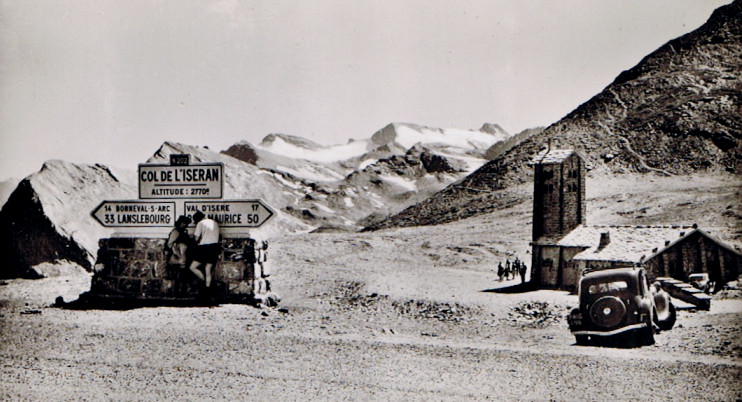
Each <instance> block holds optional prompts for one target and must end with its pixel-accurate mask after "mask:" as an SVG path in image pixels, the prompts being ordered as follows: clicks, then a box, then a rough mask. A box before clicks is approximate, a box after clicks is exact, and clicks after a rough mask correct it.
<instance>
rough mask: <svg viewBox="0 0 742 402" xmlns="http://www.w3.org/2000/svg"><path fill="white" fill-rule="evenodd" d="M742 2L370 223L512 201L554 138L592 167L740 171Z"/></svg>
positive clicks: (429, 218) (456, 215)
mask: <svg viewBox="0 0 742 402" xmlns="http://www.w3.org/2000/svg"><path fill="white" fill-rule="evenodd" d="M740 71H742V0H737V1H735V2H733V3H731V4H729V5H727V6H723V7H720V8H719V9H717V10H716V11H715V12H714V13H713V14H712V16H711V17H710V18H709V20H708V21H707V22H706V23H705V24H704V25H703V26H701V27H700V28H698V29H697V30H695V31H693V32H691V33H689V34H686V35H684V36H681V37H679V38H677V39H674V40H672V41H670V42H668V43H667V44H665V45H663V46H662V47H660V48H659V49H657V50H656V51H655V52H653V53H651V54H650V55H648V56H647V57H645V58H644V59H643V60H642V61H641V62H640V63H639V64H638V65H636V66H635V67H633V68H631V69H629V70H627V71H624V72H622V73H621V74H619V76H618V77H617V78H616V79H615V81H614V82H613V83H611V84H610V85H609V86H608V87H606V88H605V89H604V90H603V91H602V92H600V93H599V94H597V95H596V96H594V97H593V98H592V99H590V100H589V101H587V102H585V103H584V104H582V105H580V106H579V107H578V108H577V109H575V110H574V111H572V112H571V113H570V114H569V115H567V116H566V117H564V118H563V119H561V120H560V121H558V122H557V123H555V124H553V125H551V126H549V127H548V128H547V129H546V130H544V131H543V132H542V133H539V134H536V135H533V136H531V137H529V138H528V139H526V140H524V141H523V142H521V143H520V144H518V145H517V146H515V147H513V148H511V149H509V150H507V151H506V152H505V153H504V154H502V155H500V156H498V157H496V158H495V159H493V160H492V161H491V162H489V163H487V164H486V165H484V166H482V167H481V168H480V169H479V170H477V171H475V172H473V173H472V174H471V175H469V176H467V177H466V178H464V179H463V180H461V181H460V182H458V183H455V184H453V185H451V186H449V187H447V188H445V189H444V190H442V191H440V192H438V193H436V194H435V195H433V196H432V197H431V198H429V199H427V200H425V201H423V202H421V203H419V204H417V205H414V206H412V207H410V208H407V209H406V210H404V211H402V212H401V213H399V214H397V215H395V216H393V217H392V218H390V219H388V220H386V221H384V222H381V223H377V224H375V225H373V226H372V227H370V228H369V229H379V228H383V227H393V226H414V225H428V224H439V223H444V222H449V221H453V220H457V219H461V218H465V217H469V216H473V215H477V214H481V213H486V212H489V211H491V210H492V209H493V208H498V207H500V206H502V205H503V204H505V205H506V204H508V203H509V202H510V201H511V199H512V196H511V195H508V194H507V192H502V191H498V190H502V189H506V188H508V187H510V186H511V185H513V184H518V183H524V182H527V181H529V180H531V172H530V168H529V167H528V166H527V162H528V161H529V159H530V158H531V156H532V155H534V154H535V153H537V152H538V151H539V149H541V148H542V147H543V146H545V145H546V143H547V142H548V141H552V143H553V145H554V146H555V147H557V146H558V147H565V148H566V147H569V148H575V149H578V150H580V151H582V152H583V154H584V155H586V157H587V159H588V167H589V169H591V170H596V171H605V172H611V173H627V172H639V173H656V174H662V175H674V174H688V173H692V172H698V171H706V172H708V171H711V172H717V171H718V172H725V171H728V172H733V173H736V174H738V172H740V170H741V169H742V164H741V162H740V156H741V155H742V146H741V139H742V102H741V101H742V76H741V75H740V74H739V72H740Z"/></svg>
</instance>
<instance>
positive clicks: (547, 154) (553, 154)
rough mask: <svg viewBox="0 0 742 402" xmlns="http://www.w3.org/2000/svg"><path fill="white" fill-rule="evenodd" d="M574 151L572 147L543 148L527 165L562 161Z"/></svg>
mask: <svg viewBox="0 0 742 402" xmlns="http://www.w3.org/2000/svg"><path fill="white" fill-rule="evenodd" d="M574 153H575V150H574V149H544V150H543V151H541V152H539V153H538V154H536V156H534V157H533V159H531V162H529V165H549V164H554V163H562V162H564V161H565V160H566V159H567V158H569V157H570V156H571V155H572V154H574Z"/></svg>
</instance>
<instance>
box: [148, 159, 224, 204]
mask: <svg viewBox="0 0 742 402" xmlns="http://www.w3.org/2000/svg"><path fill="white" fill-rule="evenodd" d="M223 186H224V165H223V164H221V163H196V164H191V165H187V166H173V165H157V164H140V165H139V198H141V199H180V198H222V188H223Z"/></svg>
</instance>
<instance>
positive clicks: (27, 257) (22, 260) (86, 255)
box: [0, 161, 135, 278]
mask: <svg viewBox="0 0 742 402" xmlns="http://www.w3.org/2000/svg"><path fill="white" fill-rule="evenodd" d="M132 193H134V194H135V190H134V189H133V188H132V187H131V186H127V185H125V184H122V183H121V181H120V180H119V179H118V177H117V176H116V175H115V174H114V173H112V172H111V171H110V170H109V169H108V168H107V167H105V166H102V165H93V166H87V165H78V164H71V163H67V162H62V161H50V162H47V163H46V164H44V167H43V168H42V169H41V170H40V171H39V172H38V173H35V174H33V175H31V176H29V177H27V178H26V179H24V180H22V181H21V182H20V184H19V185H18V187H17V188H16V190H15V191H14V192H13V193H12V194H11V196H10V198H9V199H8V201H7V202H6V203H5V205H4V206H3V208H2V210H0V250H2V251H1V253H2V255H3V256H4V257H5V262H4V263H3V264H2V266H1V267H0V277H4V278H13V277H24V278H37V277H39V276H41V273H40V272H38V271H37V270H35V269H34V266H35V265H38V264H42V263H54V262H57V261H61V260H67V261H70V262H73V263H76V264H78V265H80V266H82V267H84V268H86V269H90V268H91V267H92V263H93V262H94V259H95V257H94V256H95V252H96V249H97V241H98V238H99V237H100V236H103V235H105V234H106V233H107V232H106V230H105V229H103V228H101V227H100V225H98V224H97V223H96V222H94V221H93V219H92V218H91V217H90V211H92V210H93V209H94V208H95V206H96V205H97V204H98V203H99V202H100V201H101V200H103V199H104V198H106V197H108V198H110V197H111V196H114V197H115V196H117V195H118V196H123V195H124V194H129V195H131V194H132Z"/></svg>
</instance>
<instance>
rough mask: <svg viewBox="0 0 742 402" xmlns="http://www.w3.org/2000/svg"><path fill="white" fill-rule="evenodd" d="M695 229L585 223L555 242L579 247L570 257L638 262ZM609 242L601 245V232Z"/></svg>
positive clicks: (562, 245)
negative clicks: (575, 253)
mask: <svg viewBox="0 0 742 402" xmlns="http://www.w3.org/2000/svg"><path fill="white" fill-rule="evenodd" d="M697 230H698V229H696V228H693V227H690V226H586V225H581V226H578V227H577V228H575V229H574V230H572V231H571V232H569V233H568V234H567V235H566V236H564V237H563V238H562V239H561V240H559V241H558V242H556V245H558V246H561V247H582V248H584V250H583V251H582V252H580V253H578V254H577V255H575V256H574V258H573V259H574V260H589V261H621V262H631V263H639V262H641V261H643V260H644V259H646V258H647V257H650V256H653V255H655V254H657V253H658V252H660V251H661V250H663V249H665V248H667V247H669V246H670V245H672V244H674V243H676V242H677V241H679V240H680V239H682V238H685V237H687V236H689V235H690V234H691V233H693V232H695V231H697ZM602 233H608V237H609V239H610V240H609V242H608V243H607V244H605V245H604V246H603V247H601V245H600V243H601V241H600V240H601V234H602Z"/></svg>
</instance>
